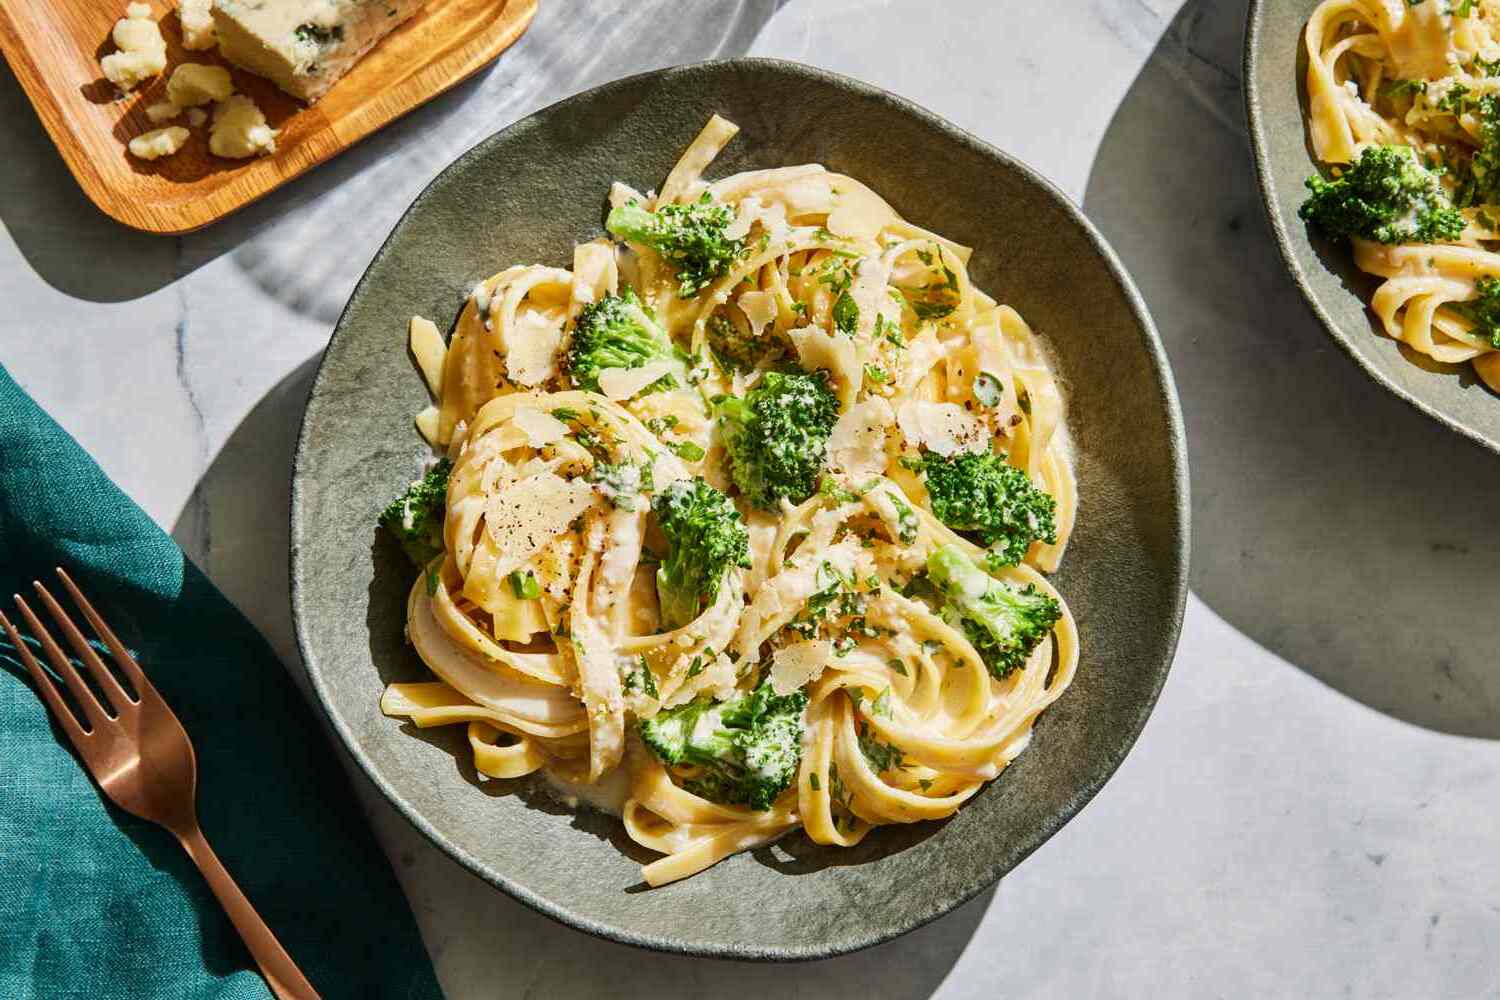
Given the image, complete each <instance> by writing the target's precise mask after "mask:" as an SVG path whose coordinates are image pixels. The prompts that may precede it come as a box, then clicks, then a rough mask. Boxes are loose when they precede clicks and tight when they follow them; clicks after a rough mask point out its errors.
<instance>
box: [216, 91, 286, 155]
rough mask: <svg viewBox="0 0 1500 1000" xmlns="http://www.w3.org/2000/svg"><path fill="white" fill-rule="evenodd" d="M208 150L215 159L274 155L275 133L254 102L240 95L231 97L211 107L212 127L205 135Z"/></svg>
mask: <svg viewBox="0 0 1500 1000" xmlns="http://www.w3.org/2000/svg"><path fill="white" fill-rule="evenodd" d="M208 150H209V152H211V153H213V154H214V155H215V156H223V157H226V158H228V159H231V160H242V159H244V158H245V157H247V156H257V155H259V154H262V153H274V152H276V130H275V129H273V128H271V126H269V125H267V124H266V116H265V115H264V114H262V113H261V110H260V108H258V107H256V106H255V102H254V101H252V100H251V99H250V98H248V97H246V96H245V95H244V94H235V95H233V96H232V97H229V98H227V99H226V100H223V101H220V102H219V104H218V106H217V107H215V108H214V127H213V131H212V132H210V133H209V136H208Z"/></svg>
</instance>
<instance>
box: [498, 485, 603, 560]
mask: <svg viewBox="0 0 1500 1000" xmlns="http://www.w3.org/2000/svg"><path fill="white" fill-rule="evenodd" d="M595 497H596V494H595V493H594V490H593V488H592V487H591V486H589V484H588V483H587V482H585V481H583V480H581V479H575V480H571V481H570V480H566V479H563V478H562V477H560V476H558V475H556V474H555V473H552V472H543V473H541V474H539V475H535V476H532V477H531V478H530V479H523V480H521V481H520V482H518V483H516V484H515V485H513V486H510V487H509V488H507V489H504V490H502V491H500V492H499V493H495V494H493V495H491V496H489V497H487V498H486V499H485V505H484V521H485V529H486V530H487V531H488V532H489V534H490V538H491V540H493V541H494V543H495V549H496V552H497V560H496V565H495V575H496V576H504V575H505V574H507V573H509V572H510V571H511V570H513V569H516V568H518V567H520V566H522V565H524V564H525V563H526V562H527V561H528V560H530V559H531V557H532V556H534V555H535V554H536V553H537V552H539V551H540V550H541V548H542V547H543V546H544V545H546V544H547V543H548V542H550V541H552V539H553V538H554V537H555V536H556V535H559V534H561V533H562V532H563V531H565V530H567V527H568V525H570V524H572V523H573V521H574V519H576V518H577V517H578V516H579V515H581V514H582V513H584V511H586V510H588V509H589V508H590V507H592V506H593V505H594V503H595Z"/></svg>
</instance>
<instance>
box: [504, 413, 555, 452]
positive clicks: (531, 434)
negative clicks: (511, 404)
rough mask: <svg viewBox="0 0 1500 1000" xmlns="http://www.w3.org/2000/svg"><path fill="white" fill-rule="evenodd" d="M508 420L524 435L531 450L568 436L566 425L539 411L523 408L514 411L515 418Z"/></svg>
mask: <svg viewBox="0 0 1500 1000" xmlns="http://www.w3.org/2000/svg"><path fill="white" fill-rule="evenodd" d="M510 419H511V423H512V424H514V425H515V426H516V427H518V428H520V430H521V432H522V433H523V434H525V435H526V443H527V444H528V445H530V446H531V447H533V448H541V447H543V446H544V445H549V444H551V443H552V442H554V441H561V440H562V439H563V438H565V437H567V436H568V425H567V424H565V423H563V422H562V421H561V420H558V419H557V418H556V417H554V416H553V415H552V414H550V413H543V412H542V411H541V410H532V409H527V408H524V407H523V408H521V409H518V410H516V412H515V416H513V417H511V418H510Z"/></svg>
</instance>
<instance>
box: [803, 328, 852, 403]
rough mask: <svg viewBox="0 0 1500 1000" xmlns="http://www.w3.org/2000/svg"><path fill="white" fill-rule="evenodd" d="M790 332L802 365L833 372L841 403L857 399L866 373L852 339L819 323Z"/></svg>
mask: <svg viewBox="0 0 1500 1000" xmlns="http://www.w3.org/2000/svg"><path fill="white" fill-rule="evenodd" d="M787 336H789V337H791V338H792V344H793V345H794V346H795V347H796V348H797V357H798V359H799V360H800V361H801V362H802V367H803V368H805V369H806V370H807V371H810V372H811V371H817V370H819V369H824V370H826V371H827V372H828V373H829V374H830V375H831V376H833V382H834V386H835V387H836V388H837V390H838V395H839V404H840V406H843V407H847V406H848V405H849V404H850V403H852V402H854V394H855V393H856V392H858V391H859V386H860V383H861V382H862V381H863V377H864V376H863V372H861V370H860V367H859V354H858V352H857V351H856V350H855V347H854V341H853V340H852V339H850V338H849V337H844V336H837V335H834V334H831V333H828V332H827V331H825V330H822V329H820V328H818V327H816V326H803V327H798V328H797V329H795V330H792V331H791V332H790V333H788V334H787Z"/></svg>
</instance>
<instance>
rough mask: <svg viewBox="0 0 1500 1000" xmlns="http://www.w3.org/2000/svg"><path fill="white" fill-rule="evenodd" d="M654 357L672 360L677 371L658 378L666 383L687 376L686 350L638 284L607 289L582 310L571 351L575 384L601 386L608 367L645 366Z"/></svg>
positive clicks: (665, 386) (570, 365) (673, 383)
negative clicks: (618, 289) (637, 290)
mask: <svg viewBox="0 0 1500 1000" xmlns="http://www.w3.org/2000/svg"><path fill="white" fill-rule="evenodd" d="M653 361H670V362H672V366H673V369H674V371H675V372H676V375H670V374H669V375H664V376H662V377H661V378H660V379H659V380H658V381H657V382H656V383H654V384H655V385H657V386H659V387H660V388H663V389H671V388H674V387H675V386H676V385H677V384H678V383H677V378H678V377H682V378H684V379H685V378H686V373H687V366H686V365H685V364H684V363H683V356H682V352H681V351H679V350H678V349H677V346H676V345H675V344H673V343H672V338H671V337H669V336H668V335H667V331H666V330H663V329H662V328H661V324H659V323H657V322H656V317H655V316H653V315H652V314H651V310H649V309H647V308H646V306H645V305H644V304H643V303H642V302H641V300H640V297H639V296H637V295H636V294H635V291H634V290H633V289H630V288H626V289H625V290H624V291H622V292H620V294H619V295H606V296H604V297H603V298H602V299H600V300H599V301H597V302H591V303H589V304H588V305H586V306H584V307H583V309H582V311H580V312H579V314H578V321H577V322H576V323H575V324H574V325H573V340H572V343H571V344H569V346H568V357H567V369H568V375H569V376H570V377H571V378H572V379H573V384H574V385H576V386H578V387H579V388H581V389H587V390H589V391H590V392H598V391H599V373H600V372H602V371H604V369H606V368H641V367H644V366H645V365H648V364H650V363H651V362H653Z"/></svg>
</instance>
